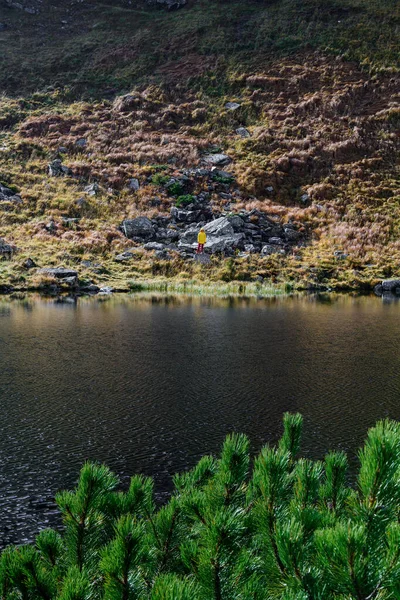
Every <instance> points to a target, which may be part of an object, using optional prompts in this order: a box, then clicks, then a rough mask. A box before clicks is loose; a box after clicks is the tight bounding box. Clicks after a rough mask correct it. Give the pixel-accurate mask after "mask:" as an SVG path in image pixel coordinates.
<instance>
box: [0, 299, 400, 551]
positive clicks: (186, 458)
mask: <svg viewBox="0 0 400 600" xmlns="http://www.w3.org/2000/svg"><path fill="white" fill-rule="evenodd" d="M399 339H400V305H399V304H398V303H396V302H394V303H389V304H385V303H382V302H381V300H380V299H377V298H352V297H340V296H339V297H331V298H330V299H329V298H327V297H303V298H297V299H290V298H285V299H275V300H262V301H261V300H260V301H233V300H230V301H229V300H226V301H225V300H209V299H187V300H185V299H178V300H174V299H171V298H169V299H160V298H157V297H153V298H145V299H143V298H128V297H123V298H115V299H112V300H108V301H100V300H99V299H91V300H79V301H78V302H77V303H76V304H75V303H59V302H55V301H54V300H43V299H34V300H25V301H10V300H6V299H2V300H1V299H0V402H1V417H2V418H1V423H0V433H1V435H0V464H1V467H0V490H1V494H0V514H1V519H0V544H2V545H4V544H6V543H10V542H17V543H20V542H23V541H26V540H29V539H31V538H32V536H33V535H34V534H35V533H36V532H37V531H38V530H39V529H41V528H43V527H44V526H47V525H48V524H51V525H52V524H54V523H55V522H56V520H55V519H56V517H55V509H54V504H53V501H52V498H53V497H54V494H55V492H56V491H57V490H59V489H62V488H66V487H71V486H73V485H74V483H75V481H76V478H77V474H78V471H79V468H80V466H81V465H82V463H83V461H84V460H86V459H91V460H98V461H103V462H106V463H107V464H108V465H109V466H110V467H111V468H112V469H114V470H115V471H116V472H117V473H118V474H119V475H120V477H121V480H122V482H123V484H126V483H127V481H128V478H129V476H131V475H132V474H134V473H136V472H141V473H145V474H148V475H154V476H155V478H156V483H157V490H158V493H159V494H160V495H161V496H162V494H164V493H165V492H167V491H168V490H169V489H170V485H171V480H170V476H171V474H173V473H174V472H176V471H179V470H183V469H185V468H187V467H189V466H192V465H193V464H194V463H195V462H196V461H197V460H198V459H199V458H200V456H202V455H203V454H204V453H207V452H213V453H215V452H217V451H218V449H219V448H220V445H221V442H222V441H223V439H224V437H225V435H226V434H227V433H228V432H230V431H242V432H245V433H247V434H248V435H249V436H250V438H251V442H252V447H253V449H254V451H258V450H259V449H260V447H261V446H262V444H264V443H265V442H267V441H270V442H273V441H275V440H276V439H277V438H278V436H279V434H280V431H281V419H282V414H283V412H285V411H288V410H289V411H300V412H301V413H302V414H303V415H304V417H305V440H304V443H303V452H304V454H305V455H307V456H312V457H318V458H321V457H323V455H324V453H325V452H326V451H327V450H329V449H331V448H335V449H344V450H348V451H349V452H350V457H351V459H352V461H353V464H355V461H356V450H357V448H358V447H359V445H360V444H361V442H362V440H363V438H364V436H365V432H366V430H367V428H368V427H369V426H371V425H373V424H374V423H375V422H376V420H378V419H380V418H382V417H386V416H389V417H391V418H396V419H399V418H400V404H399V396H400V395H399V390H400V375H399Z"/></svg>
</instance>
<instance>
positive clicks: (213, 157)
mask: <svg viewBox="0 0 400 600" xmlns="http://www.w3.org/2000/svg"><path fill="white" fill-rule="evenodd" d="M203 161H204V162H205V163H207V164H209V165H214V166H216V167H218V166H219V167H223V166H224V165H229V163H230V162H232V159H231V158H229V156H228V155H227V154H220V153H218V154H206V156H204V157H203Z"/></svg>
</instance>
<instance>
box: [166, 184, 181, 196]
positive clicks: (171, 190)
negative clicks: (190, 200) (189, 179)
mask: <svg viewBox="0 0 400 600" xmlns="http://www.w3.org/2000/svg"><path fill="white" fill-rule="evenodd" d="M167 189H168V194H169V195H170V196H181V195H182V193H183V187H182V184H181V183H179V181H174V183H171V185H169V186H168V188H167Z"/></svg>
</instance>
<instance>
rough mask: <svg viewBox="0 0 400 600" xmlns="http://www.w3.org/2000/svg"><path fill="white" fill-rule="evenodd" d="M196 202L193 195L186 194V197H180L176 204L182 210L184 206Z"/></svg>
mask: <svg viewBox="0 0 400 600" xmlns="http://www.w3.org/2000/svg"><path fill="white" fill-rule="evenodd" d="M194 201H195V197H194V196H192V194H185V195H184V196H178V198H177V199H176V202H175V206H177V207H178V208H181V207H183V206H189V204H192V203H193V202H194Z"/></svg>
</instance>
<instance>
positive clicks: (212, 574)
mask: <svg viewBox="0 0 400 600" xmlns="http://www.w3.org/2000/svg"><path fill="white" fill-rule="evenodd" d="M301 432H302V418H301V416H300V415H298V414H297V415H290V414H286V415H285V417H284V433H283V436H282V438H281V439H280V441H279V442H278V444H277V446H276V447H271V446H268V445H267V446H265V447H264V448H263V449H262V450H261V453H260V454H259V456H258V457H256V458H255V459H254V461H252V460H251V458H250V451H249V445H250V444H249V440H248V438H247V437H246V436H244V435H239V434H232V435H229V436H228V437H227V438H226V440H225V443H224V445H223V448H222V453H221V456H220V457H219V458H218V459H217V458H214V457H213V456H204V457H203V458H202V459H201V460H200V462H199V463H198V464H197V465H196V466H195V467H194V468H193V469H192V470H190V471H187V472H185V473H182V474H180V475H176V476H175V477H174V486H175V489H174V491H173V492H172V495H171V497H170V499H169V502H168V503H167V504H165V505H164V506H161V507H157V506H156V504H155V501H154V490H153V482H152V480H151V479H149V478H146V477H143V476H141V475H137V476H135V477H133V478H132V480H131V482H130V486H129V489H128V490H127V491H126V492H121V491H118V490H117V488H118V484H119V481H118V478H117V477H116V476H115V475H114V474H113V473H112V472H111V471H110V470H109V469H108V468H107V467H106V466H104V465H96V464H92V463H87V464H85V465H84V467H83V469H82V471H81V474H80V479H79V482H78V485H77V488H76V489H75V490H74V491H66V492H61V493H59V494H58V495H57V498H56V500H57V504H58V506H59V509H60V511H61V514H62V518H63V524H64V527H63V530H62V532H61V533H58V532H56V531H54V530H45V531H42V532H41V533H40V534H39V535H38V537H37V539H36V543H35V544H34V545H25V546H20V547H18V548H12V547H10V548H7V549H6V550H5V551H3V553H2V555H1V560H0V586H1V594H2V597H3V598H4V599H10V600H11V599H13V600H14V599H17V598H24V599H25V598H26V599H28V598H32V599H33V598H34V599H43V600H50V599H52V598H56V597H57V598H62V599H63V600H67V599H68V600H73V599H74V600H84V599H85V600H89V599H92V598H93V599H97V598H105V599H107V600H134V599H138V600H141V599H143V600H144V599H152V600H211V599H213V600H235V599H238V600H239V599H240V600H250V599H252V600H270V599H271V600H275V599H276V600H278V599H279V600H361V599H363V600H367V599H368V600H378V599H379V600H386V599H387V600H389V599H395V598H399V597H400V585H399V581H400V579H399V577H400V525H399V521H398V515H399V506H400V504H399V502H400V477H399V475H400V424H399V423H397V422H394V421H388V420H386V421H382V422H380V423H378V424H377V425H376V426H375V427H374V428H373V429H371V430H370V431H369V432H368V435H367V439H366V442H365V445H364V447H363V448H362V449H361V451H360V453H359V459H360V468H359V472H358V476H357V479H356V485H355V486H354V487H351V486H349V484H348V482H347V468H348V463H347V458H346V455H345V454H344V453H343V452H330V453H329V454H328V455H327V456H326V457H325V459H324V461H319V460H310V459H304V458H298V451H299V446H300V439H301Z"/></svg>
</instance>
